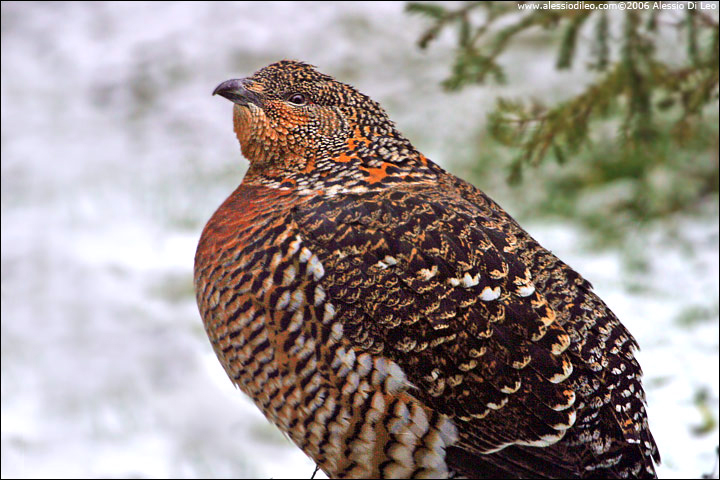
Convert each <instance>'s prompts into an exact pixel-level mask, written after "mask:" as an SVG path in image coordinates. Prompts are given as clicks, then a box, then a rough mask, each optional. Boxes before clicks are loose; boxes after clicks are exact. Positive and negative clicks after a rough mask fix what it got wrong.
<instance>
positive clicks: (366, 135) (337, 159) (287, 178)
mask: <svg viewBox="0 0 720 480" xmlns="http://www.w3.org/2000/svg"><path fill="white" fill-rule="evenodd" d="M243 153H245V152H244V151H243ZM438 170H439V167H438V166H437V165H435V164H434V163H432V162H431V161H430V160H428V159H427V158H426V157H425V156H424V155H423V154H422V153H420V152H418V151H417V150H416V149H415V148H414V147H413V146H412V144H411V143H410V141H408V140H407V139H406V138H405V137H403V136H402V135H400V134H399V133H398V132H397V131H395V130H394V129H392V130H385V131H382V132H377V131H372V130H371V129H369V128H365V129H363V128H362V127H357V128H355V131H354V132H353V135H352V136H351V137H350V138H347V139H345V140H342V141H340V142H338V143H337V144H335V145H323V146H320V147H319V148H317V149H316V150H313V151H310V150H304V151H303V152H302V154H298V153H297V152H292V151H288V152H285V153H284V154H283V155H282V156H279V157H278V158H275V159H273V160H272V161H270V162H256V161H251V164H250V168H249V169H248V172H247V174H246V176H245V179H244V181H243V182H244V183H246V184H250V185H262V186H265V187H270V188H279V189H289V190H296V191H297V193H299V194H304V195H307V194H325V195H336V194H338V193H362V192H365V191H368V190H374V189H381V188H386V187H387V186H391V185H396V184H399V183H408V182H412V183H427V182H431V181H435V180H436V178H437V173H438Z"/></svg>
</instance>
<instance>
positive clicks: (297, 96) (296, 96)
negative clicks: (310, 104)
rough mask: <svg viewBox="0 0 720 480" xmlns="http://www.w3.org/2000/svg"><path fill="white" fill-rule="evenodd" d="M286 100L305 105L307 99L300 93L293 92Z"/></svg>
mask: <svg viewBox="0 0 720 480" xmlns="http://www.w3.org/2000/svg"><path fill="white" fill-rule="evenodd" d="M288 101H289V102H290V103H294V104H295V105H305V103H306V102H307V99H306V98H305V95H303V94H302V93H293V94H292V95H290V96H289V97H288Z"/></svg>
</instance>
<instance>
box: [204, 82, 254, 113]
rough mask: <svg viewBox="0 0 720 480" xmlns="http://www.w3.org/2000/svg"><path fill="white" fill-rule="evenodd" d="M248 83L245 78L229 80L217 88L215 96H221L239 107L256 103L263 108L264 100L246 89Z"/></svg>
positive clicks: (214, 91)
mask: <svg viewBox="0 0 720 480" xmlns="http://www.w3.org/2000/svg"><path fill="white" fill-rule="evenodd" d="M247 83H248V82H247V81H246V80H245V79H244V78H241V79H235V80H227V81H225V82H223V83H221V84H220V85H218V86H217V87H215V90H213V95H220V96H221V97H225V98H227V99H228V100H230V101H231V102H233V103H237V104H238V105H247V104H249V103H254V104H255V105H257V106H258V107H261V106H262V103H263V102H262V98H260V95H258V94H257V93H255V92H253V91H252V90H248V89H247V88H246V85H247Z"/></svg>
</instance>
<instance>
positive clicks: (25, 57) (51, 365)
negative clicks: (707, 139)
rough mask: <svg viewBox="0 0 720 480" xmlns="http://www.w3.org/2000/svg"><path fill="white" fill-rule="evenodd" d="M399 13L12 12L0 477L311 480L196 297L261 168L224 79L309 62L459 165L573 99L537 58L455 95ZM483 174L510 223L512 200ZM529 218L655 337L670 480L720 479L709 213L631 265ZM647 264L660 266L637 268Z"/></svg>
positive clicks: (653, 371)
mask: <svg viewBox="0 0 720 480" xmlns="http://www.w3.org/2000/svg"><path fill="white" fill-rule="evenodd" d="M403 8H404V4H403V3H400V2H398V3H395V2H381V3H373V2H365V3H350V2H346V3H345V2H344V3H342V4H341V3H332V2H322V3H314V2H297V3H272V2H268V3H264V2H263V3H252V4H250V3H222V4H215V3H182V4H174V3H169V2H162V3H154V4H145V3H139V2H132V3H124V4H115V3H114V4H105V3H90V2H82V3H50V4H47V3H43V4H34V3H25V2H23V3H13V2H3V3H2V137H1V141H2V472H1V473H2V477H3V478H7V477H67V478H94V477H140V478H144V477H199V478H203V477H216V478H217V477H234V478H242V477H260V478H267V477H274V478H293V477H300V478H306V477H308V478H309V477H310V475H311V474H312V472H313V469H314V465H313V463H312V462H311V461H310V460H309V459H307V458H306V457H305V456H304V454H302V453H301V452H300V451H299V450H298V449H297V448H295V447H293V446H292V445H290V444H289V443H288V442H287V441H286V440H285V439H284V438H283V437H282V436H281V435H280V434H279V433H278V432H277V431H276V430H275V429H274V427H271V426H270V425H269V424H268V422H267V421H265V419H264V418H263V417H262V416H261V415H260V413H259V412H258V411H257V409H256V408H255V406H254V405H253V404H252V403H251V402H250V401H249V400H248V399H247V398H245V397H244V396H243V395H242V394H241V393H240V392H238V391H237V390H235V389H234V388H233V387H232V385H231V383H230V381H229V380H228V379H227V377H226V376H225V373H224V372H223V371H222V369H221V367H220V364H219V363H218V362H217V360H216V358H215V355H214V354H213V352H212V350H211V347H210V344H209V342H208V340H207V337H206V335H205V333H204V331H203V329H202V323H201V321H200V317H199V314H198V312H197V308H196V306H195V299H194V294H193V291H192V265H193V257H194V252H195V246H196V244H197V240H198V238H199V235H200V231H201V229H202V227H203V225H204V223H205V221H207V219H208V218H209V217H210V215H211V214H212V212H213V211H214V210H215V208H216V207H217V206H218V205H219V204H220V203H221V202H222V200H223V199H224V198H225V197H226V196H227V195H228V194H229V193H230V192H231V191H232V190H233V189H234V188H235V186H236V185H237V184H238V183H239V182H240V180H241V178H242V175H243V173H244V170H245V168H246V162H245V160H244V159H242V158H241V156H240V152H239V146H238V145H237V143H236V140H235V138H234V135H233V133H232V125H231V123H232V122H231V105H230V103H229V102H227V101H225V100H224V99H221V98H218V97H214V98H213V97H211V95H210V94H211V92H212V90H213V88H214V87H215V86H216V85H217V84H219V83H220V82H222V81H224V80H227V79H229V78H238V77H242V76H246V75H249V74H251V73H252V72H254V71H255V70H257V69H258V68H261V67H262V66H264V65H266V64H268V63H271V62H273V61H277V60H280V59H282V58H291V59H298V60H304V61H307V62H310V63H312V64H315V65H317V66H318V67H319V69H320V70H321V71H323V72H326V73H329V74H332V75H334V76H336V77H337V78H339V79H340V80H343V81H346V82H349V83H352V84H354V85H355V86H357V87H358V88H359V89H360V90H361V91H363V92H364V93H367V94H368V95H370V96H371V97H373V98H375V99H377V100H379V101H380V102H381V103H382V104H383V105H384V106H385V107H386V109H387V110H388V111H389V113H390V116H391V117H392V118H393V119H394V120H395V121H396V123H397V124H398V126H399V128H400V130H401V131H403V132H404V133H405V134H406V136H408V137H409V138H410V139H411V140H413V141H414V143H415V145H416V146H417V147H418V148H419V149H420V150H421V151H423V152H424V153H425V154H426V155H427V156H428V157H430V158H432V159H434V160H435V161H437V162H439V163H441V164H442V165H444V166H445V167H446V168H448V169H450V170H451V171H455V172H458V173H462V171H463V170H462V168H461V167H460V166H454V164H453V159H457V158H465V157H466V156H467V155H468V151H469V150H468V148H467V147H466V145H468V144H469V143H470V142H471V139H472V138H474V135H476V134H477V131H478V123H479V122H482V120H483V118H484V116H485V113H486V112H487V111H488V109H489V108H490V107H491V105H492V104H493V102H494V99H495V97H496V96H497V95H499V94H500V93H507V92H508V91H513V89H514V91H517V92H523V91H525V92H527V91H528V89H532V91H533V94H534V95H536V96H538V97H541V98H542V97H545V98H547V97H552V96H553V95H555V96H556V95H559V94H561V93H562V92H568V91H572V90H573V88H580V87H581V85H580V84H579V83H578V84H577V85H575V84H573V85H568V84H567V83H566V84H562V83H561V82H562V81H564V82H567V79H566V77H562V79H561V78H560V77H559V76H558V75H557V74H556V72H554V70H553V63H554V59H553V58H540V57H538V56H536V55H533V53H532V52H528V53H527V55H526V56H524V57H523V56H522V54H518V57H517V58H516V59H514V60H515V61H514V62H513V65H511V66H510V68H509V69H508V77H509V78H511V79H513V78H514V79H516V81H515V83H512V84H511V85H509V86H506V87H503V88H502V89H501V88H488V87H482V88H468V89H466V90H464V91H462V92H461V93H459V94H452V95H451V94H447V93H444V92H442V90H441V89H440V87H439V82H440V81H441V80H442V79H443V78H444V77H445V76H446V74H447V72H448V66H449V62H450V55H451V53H452V46H453V39H452V38H440V40H439V41H438V42H437V44H436V45H434V47H433V48H432V49H430V50H429V51H427V52H424V51H419V50H418V49H417V47H416V45H415V42H416V40H417V38H418V36H419V34H420V32H421V31H422V30H423V26H424V24H423V22H422V20H421V19H419V18H416V17H411V16H408V15H407V14H405V13H404V12H403ZM538 79H542V81H538ZM578 85H579V86H578ZM476 183H477V184H478V186H480V187H481V188H483V189H484V190H485V191H486V192H487V193H489V194H490V195H491V196H493V197H495V198H496V200H498V201H499V202H500V203H501V204H502V205H505V206H506V207H507V208H508V210H510V212H511V213H512V212H513V210H512V205H513V201H516V200H513V199H512V198H503V197H502V196H501V195H500V196H499V195H495V194H494V191H495V187H494V186H493V185H491V184H483V183H482V182H481V181H476ZM498 190H500V189H499V188H498ZM523 224H524V225H525V227H526V228H527V229H528V230H529V231H530V232H531V233H532V234H533V235H535V236H536V238H538V239H539V240H540V241H541V243H543V244H544V245H545V246H546V247H547V248H550V249H551V250H553V251H554V252H555V253H557V254H558V256H559V257H560V258H562V259H563V260H565V261H566V262H567V263H569V264H570V265H572V266H573V267H574V268H576V269H577V270H579V271H580V272H581V273H582V274H583V275H584V276H585V277H586V278H588V279H589V280H590V281H591V282H593V284H594V285H595V288H596V290H597V291H598V293H599V294H600V296H601V297H602V298H603V299H604V300H605V301H606V303H608V304H609V305H610V307H611V308H612V309H613V310H614V311H615V312H616V314H617V315H618V316H619V317H620V318H621V320H622V321H623V322H624V323H625V324H626V325H627V326H628V328H629V329H630V331H631V332H632V333H633V334H634V335H635V337H636V338H637V340H638V342H639V343H640V344H641V346H642V348H643V350H642V352H640V354H639V358H640V362H641V364H642V365H643V368H644V371H645V385H646V390H647V393H648V400H649V412H650V413H649V415H650V422H651V427H652V431H653V433H654V435H655V438H656V439H657V442H658V444H659V446H660V450H661V453H662V455H663V460H664V462H663V464H662V466H661V467H660V469H659V474H660V476H661V477H664V478H683V477H689V478H693V477H698V476H699V475H701V474H702V473H707V472H709V471H711V470H712V468H713V463H714V455H715V454H714V449H715V446H716V445H717V444H718V429H717V418H718V217H717V204H716V203H714V204H713V205H710V206H709V207H708V213H707V215H703V216H700V217H698V216H694V217H687V218H685V217H682V216H680V217H674V218H672V219H668V221H667V224H665V225H660V226H658V227H657V228H655V229H651V231H649V232H642V233H640V232H638V233H637V235H636V236H637V238H636V239H635V242H634V245H637V247H636V248H637V250H633V249H632V248H631V249H629V250H623V251H595V250H590V249H588V248H586V247H584V245H586V244H587V242H586V241H585V239H584V238H583V235H584V234H583V232H582V231H580V230H578V229H577V228H576V227H574V226H573V224H572V223H570V222H568V223H565V224H556V223H553V224H548V223H547V222H543V221H542V220H539V219H536V220H535V221H534V222H533V221H532V219H531V220H530V221H528V220H525V221H523ZM636 254H637V255H638V256H642V258H643V259H649V260H648V261H647V263H646V264H645V265H644V266H643V268H638V269H628V268H627V267H626V265H627V264H628V260H630V263H632V262H631V260H632V259H633V256H634V255H636ZM640 254H642V255H640ZM708 419H710V421H714V422H715V423H714V426H713V427H712V428H711V429H710V432H709V433H704V434H697V433H696V432H695V430H697V429H698V428H699V426H701V425H702V424H704V423H706V422H707V421H708Z"/></svg>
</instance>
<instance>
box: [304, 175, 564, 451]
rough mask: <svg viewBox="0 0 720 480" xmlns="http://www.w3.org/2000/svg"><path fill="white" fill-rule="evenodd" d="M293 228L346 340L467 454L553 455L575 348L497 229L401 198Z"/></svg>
mask: <svg viewBox="0 0 720 480" xmlns="http://www.w3.org/2000/svg"><path fill="white" fill-rule="evenodd" d="M294 220H295V221H296V222H297V224H298V229H299V231H300V232H301V234H302V236H303V238H304V241H305V242H307V243H308V244H309V245H311V247H310V249H311V250H312V251H313V253H314V254H315V255H317V257H318V259H319V261H320V263H321V264H322V265H323V268H324V275H323V277H322V279H321V281H320V283H321V285H322V286H323V288H324V290H325V291H326V292H327V295H328V300H329V301H330V302H332V304H333V306H334V309H335V313H336V318H337V319H340V320H341V322H342V325H343V335H344V336H345V337H346V338H348V339H349V340H350V341H351V342H352V344H353V345H354V346H355V347H356V348H358V349H360V350H362V351H365V352H369V353H372V354H376V355H380V354H381V355H384V356H386V357H389V358H391V359H392V360H394V361H395V362H397V363H398V364H399V365H400V366H401V368H402V369H403V371H404V373H405V375H406V376H407V379H408V380H409V382H411V383H412V385H414V386H415V387H416V388H414V389H412V390H411V393H412V394H413V395H415V396H416V397H417V398H418V399H420V400H421V401H422V402H424V403H425V404H426V405H429V406H431V407H432V408H433V409H434V410H436V411H438V412H440V413H442V414H444V415H447V416H448V417H450V418H452V419H453V421H454V422H455V423H456V425H457V426H458V430H459V432H460V440H459V443H458V445H457V446H458V447H459V448H461V449H462V450H464V451H467V452H470V453H471V454H488V453H492V452H496V451H499V450H501V449H503V448H504V447H507V446H510V445H525V446H548V445H552V444H554V443H556V442H557V441H558V440H560V439H561V438H562V437H563V436H564V434H565V432H566V430H567V429H568V428H570V427H571V426H572V425H573V424H574V422H575V419H576V408H575V407H576V405H575V401H576V393H575V392H574V391H573V389H572V388H571V386H570V385H569V382H568V378H569V377H570V376H571V374H572V372H573V362H572V360H571V358H570V357H569V354H568V352H567V349H568V347H569V346H570V343H571V339H570V336H569V335H568V333H567V332H566V330H565V329H564V328H563V327H561V326H560V325H559V324H558V322H556V321H555V319H556V316H557V313H556V312H555V311H554V310H553V308H552V307H551V306H550V305H549V304H548V302H547V300H546V299H545V297H544V296H543V293H542V292H541V291H539V289H537V288H536V286H535V285H534V283H533V276H532V274H531V272H530V271H529V269H528V267H527V265H526V264H525V263H524V262H523V261H521V259H520V256H519V250H520V249H522V248H523V245H522V244H521V243H519V242H518V240H517V238H515V237H514V236H513V235H512V234H510V233H508V232H506V231H504V230H503V229H502V228H501V227H502V226H501V225H498V224H497V223H496V222H495V221H494V220H493V218H491V217H487V216H484V215H483V214H482V212H481V211H479V210H478V208H476V207H475V206H474V205H473V204H472V203H470V202H467V201H463V200H462V198H460V197H457V196H455V197H454V196H452V195H449V194H447V192H440V191H438V189H437V187H428V188H424V189H423V188H420V189H419V188H414V189H410V188H402V187H398V188H393V189H386V190H384V191H381V192H375V193H372V194H360V195H349V196H342V197H336V198H329V199H326V200H325V201H324V202H322V203H318V204H313V205H311V207H310V208H302V209H297V211H296V212H295V214H294Z"/></svg>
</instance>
